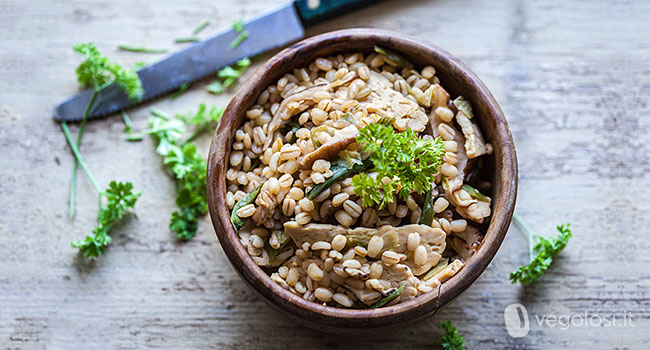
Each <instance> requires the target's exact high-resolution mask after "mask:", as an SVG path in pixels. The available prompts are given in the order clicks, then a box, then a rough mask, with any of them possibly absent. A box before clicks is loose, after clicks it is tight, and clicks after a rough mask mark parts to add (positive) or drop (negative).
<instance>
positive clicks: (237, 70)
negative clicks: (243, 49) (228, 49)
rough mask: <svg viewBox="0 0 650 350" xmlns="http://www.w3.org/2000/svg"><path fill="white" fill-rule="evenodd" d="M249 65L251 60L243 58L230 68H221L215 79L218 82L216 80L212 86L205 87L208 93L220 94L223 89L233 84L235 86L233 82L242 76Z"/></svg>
mask: <svg viewBox="0 0 650 350" xmlns="http://www.w3.org/2000/svg"><path fill="white" fill-rule="evenodd" d="M250 65H251V60H250V59H248V57H245V58H242V59H241V60H239V61H237V62H236V63H235V64H234V65H232V66H225V67H223V68H222V69H221V70H220V71H219V72H218V73H217V77H218V78H219V80H216V81H214V82H213V83H212V84H210V85H208V87H207V90H208V92H210V93H213V94H215V95H219V94H222V93H223V91H224V87H230V86H232V85H233V84H235V82H237V80H238V79H239V77H241V76H242V74H244V72H245V71H246V69H247V68H248V66H250Z"/></svg>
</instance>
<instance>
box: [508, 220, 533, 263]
mask: <svg viewBox="0 0 650 350" xmlns="http://www.w3.org/2000/svg"><path fill="white" fill-rule="evenodd" d="M512 218H513V219H515V222H516V223H517V226H519V228H521V229H522V230H524V232H526V235H528V253H529V255H530V261H533V259H534V258H535V254H534V252H533V236H535V233H534V232H533V230H531V229H530V227H528V225H526V223H525V222H524V220H522V219H521V217H520V216H519V215H517V213H515V214H512Z"/></svg>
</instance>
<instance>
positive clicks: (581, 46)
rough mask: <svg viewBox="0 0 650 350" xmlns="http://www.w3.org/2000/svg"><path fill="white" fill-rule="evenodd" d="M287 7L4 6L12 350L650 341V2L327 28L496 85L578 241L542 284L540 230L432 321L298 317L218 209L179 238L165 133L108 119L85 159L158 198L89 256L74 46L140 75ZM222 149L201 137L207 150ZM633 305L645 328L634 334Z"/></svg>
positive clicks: (390, 16) (471, 6) (2, 89)
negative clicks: (532, 255) (380, 327)
mask: <svg viewBox="0 0 650 350" xmlns="http://www.w3.org/2000/svg"><path fill="white" fill-rule="evenodd" d="M276 2H278V1H273V2H268V1H262V0H246V1H243V0H241V1H235V0H228V1H226V0H221V1H207V0H206V1H202V0H194V1H169V0H166V1H156V2H149V1H137V2H136V1H125V0H113V1H92V2H90V1H88V2H87V1H44V0H37V1H21V0H1V1H0V32H1V33H2V37H3V38H2V40H0V81H1V82H2V84H0V145H1V151H0V152H1V156H0V206H1V209H0V234H1V238H0V259H1V263H0V345H1V346H0V347H4V348H6V349H46V348H47V349H75V348H76V349H117V348H119V349H135V348H168V349H207V348H233V349H244V348H260V349H276V348H277V349H285V348H321V347H322V348H358V347H377V348H398V347H399V348H436V347H438V346H439V344H440V336H441V331H440V330H439V329H438V328H437V326H436V325H437V323H438V322H440V321H442V320H447V319H449V320H452V321H453V323H454V324H455V325H456V326H457V327H458V328H459V330H460V331H461V333H463V334H464V335H465V339H466V340H467V344H468V348H471V349H475V348H484V349H495V348H531V349H550V348H568V347H571V348H578V349H585V348H592V349H611V348H637V349H641V348H649V347H650V344H649V343H650V335H649V334H648V330H649V326H650V296H649V295H648V293H647V291H648V288H649V287H650V272H649V269H648V263H649V262H650V258H649V256H650V255H649V254H648V253H649V252H650V245H649V244H648V240H647V239H644V238H645V237H643V236H644V235H647V234H648V231H647V229H643V228H642V226H641V225H642V221H643V220H644V219H643V218H644V217H645V215H644V214H643V213H647V212H648V210H650V205H649V204H648V203H649V201H648V200H647V198H648V197H650V190H648V188H649V187H650V186H649V185H650V178H649V177H648V176H647V175H646V171H647V170H648V168H649V166H648V151H650V146H648V144H650V136H648V129H649V127H650V123H649V121H648V118H647V114H644V113H648V109H649V107H648V104H647V102H648V96H649V94H650V68H648V65H647V60H648V58H649V57H650V40H649V39H648V36H647V33H648V31H649V29H650V25H649V24H648V23H649V22H648V21H647V14H648V13H649V12H648V11H650V4H649V3H647V2H637V1H620V0H619V1H601V2H594V1H587V0H585V1H554V2H547V1H522V0H520V1H516V0H510V1H480V0H461V1H446V0H439V1H414V0H413V1H411V0H409V1H400V0H392V1H385V2H382V3H380V4H377V5H374V6H371V7H368V8H365V9H361V10H358V11H355V12H354V13H350V14H347V15H345V16H343V17H340V18H337V19H335V20H331V21H328V22H326V23H323V24H321V25H318V26H316V27H313V28H309V29H308V35H314V34H317V33H322V32H325V31H329V30H333V29H339V28H348V27H361V26H364V27H376V28H384V29H391V30H396V31H400V32H404V33H407V34H411V35H414V36H417V37H420V38H422V39H425V40H428V41H430V42H433V43H435V44H437V45H439V46H441V47H443V48H445V49H447V50H448V51H450V52H451V53H453V54H455V55H457V56H459V57H460V58H461V59H463V60H464V61H465V62H466V63H467V64H469V65H470V66H471V67H472V69H473V70H474V71H475V72H476V73H477V74H478V75H479V76H480V77H481V78H482V79H483V80H484V81H485V83H486V84H487V85H488V86H489V87H490V88H491V89H492V91H493V93H494V95H495V96H496V97H497V100H498V101H499V102H500V103H501V106H502V107H503V110H504V112H505V113H506V116H507V117H508V120H509V122H510V126H511V130H512V133H513V135H514V138H515V142H516V145H517V152H518V155H519V169H520V179H519V180H520V187H519V199H518V203H517V211H518V212H519V214H520V215H521V216H523V217H524V218H526V220H527V221H528V223H529V225H530V226H532V227H533V228H534V230H536V231H537V232H539V233H540V234H545V235H550V234H553V235H554V234H555V231H554V230H555V229H554V227H555V225H556V224H559V223H564V222H568V221H570V222H571V223H572V228H573V230H574V238H573V240H572V241H571V243H570V245H569V246H568V248H567V249H566V250H565V251H564V252H563V253H562V254H561V255H560V256H559V257H558V259H557V261H556V263H555V264H554V265H553V267H552V268H551V270H550V271H549V272H548V273H547V274H546V275H545V276H544V277H542V278H541V279H540V280H539V281H538V282H537V283H536V284H535V285H534V286H533V287H531V288H526V289H524V288H521V287H519V286H517V285H511V284H510V283H509V281H508V273H509V272H510V271H513V270H514V269H515V268H517V267H518V266H520V265H522V264H524V263H526V262H527V258H528V250H527V240H526V238H525V236H524V234H523V233H522V232H521V231H520V230H519V229H518V228H516V227H512V228H511V229H510V232H509V234H508V236H507V238H506V240H505V242H504V243H503V246H502V247H501V250H500V251H499V253H498V254H497V256H496V257H495V259H494V260H493V262H492V264H491V265H490V266H489V267H488V269H487V270H486V271H485V273H484V274H483V275H482V276H481V277H480V278H479V279H478V280H477V281H476V283H474V285H473V286H472V287H471V288H469V289H468V290H467V291H466V292H465V293H464V294H463V295H462V296H461V297H459V298H458V299H457V300H456V301H455V302H453V303H452V304H451V305H449V306H448V307H446V308H444V309H443V310H441V311H440V312H439V313H438V314H437V315H436V316H435V317H434V318H432V319H430V320H428V321H426V322H421V323H419V324H416V325H414V326H412V327H409V328H406V329H401V330H395V331H392V332H386V333H385V334H381V335H378V336H373V337H351V338H344V337H339V336H331V335H327V334H321V333H318V332H314V331H311V330H308V329H305V328H303V327H301V326H300V325H296V324H292V323H290V322H289V321H287V320H286V319H284V318H282V317H281V316H280V315H279V314H277V313H276V312H274V311H273V310H271V309H270V308H269V307H268V306H267V305H266V304H264V302H262V300H260V299H259V298H258V297H257V295H255V294H254V293H253V292H252V291H250V290H249V289H248V288H247V287H246V285H244V283H243V282H242V281H241V280H240V278H239V277H238V276H237V275H236V274H235V272H234V270H233V269H232V267H231V266H230V265H229V264H228V262H227V261H226V258H225V256H224V254H223V252H222V250H221V248H220V246H219V243H218V242H217V240H216V237H215V235H214V232H213V229H212V227H211V225H210V223H209V218H208V217H207V216H206V217H205V218H203V219H202V221H201V225H200V230H199V234H198V236H197V237H196V238H195V239H194V240H192V241H190V242H188V243H182V242H179V241H178V240H176V239H175V237H174V236H173V234H172V233H171V232H170V231H169V229H168V228H167V225H168V219H169V214H170V213H171V212H172V211H173V209H174V200H173V198H174V187H173V183H172V181H171V180H170V178H169V176H167V175H166V174H165V173H164V171H163V167H162V165H161V161H160V159H159V157H158V156H157V155H156V154H155V153H154V145H153V142H152V140H150V139H145V140H144V141H142V142H140V143H129V142H126V141H124V140H123V132H122V129H123V124H122V122H121V120H120V118H119V117H113V118H107V119H103V120H100V121H95V122H92V123H90V124H89V125H88V127H87V131H86V137H85V140H84V143H83V146H82V152H83V154H84V155H85V157H86V159H87V161H88V163H89V166H90V167H91V169H93V171H94V174H95V176H96V177H97V179H98V180H99V181H100V183H101V185H102V186H105V185H106V184H107V183H108V181H109V180H111V179H121V180H130V181H133V182H134V184H135V186H136V188H137V189H140V190H142V191H143V193H144V194H143V195H142V197H141V199H140V201H139V202H138V205H137V216H136V217H134V218H133V219H131V220H126V221H124V224H120V225H119V226H117V227H115V229H114V230H113V234H114V243H113V245H112V247H111V248H110V249H109V250H108V251H107V253H106V254H105V255H104V256H102V257H101V258H100V259H98V260H96V261H93V262H91V263H88V262H85V261H84V260H83V259H80V258H78V257H77V254H76V253H77V252H76V251H75V249H73V248H71V247H70V245H69V242H70V241H71V240H72V239H76V238H80V237H83V236H85V235H86V234H87V233H88V232H89V231H90V230H91V228H92V227H93V225H94V223H95V215H96V209H97V208H96V199H95V193H94V191H93V189H92V187H91V186H90V185H89V183H88V182H87V181H86V179H85V177H84V176H83V174H81V173H80V177H79V179H80V181H79V188H78V197H77V198H78V205H77V209H78V211H77V213H78V214H77V217H76V218H75V219H74V220H73V221H70V220H69V219H68V217H67V195H68V185H69V178H70V172H71V168H72V160H73V158H72V157H71V154H70V151H69V149H68V147H67V145H66V143H65V140H64V138H63V135H62V133H61V129H60V126H59V124H58V123H55V122H53V121H52V119H51V115H52V108H53V106H54V105H55V103H57V102H58V101H60V100H62V99H63V98H65V97H67V96H69V95H71V94H73V93H75V92H76V91H78V89H79V86H78V84H77V82H76V80H75V76H74V68H75V66H76V65H77V64H78V63H79V62H80V58H79V57H78V55H76V54H75V53H73V51H72V49H71V47H72V45H73V44H75V43H79V42H87V41H94V42H96V43H97V44H98V46H99V48H100V49H101V50H102V51H104V52H105V53H107V54H108V55H109V56H111V57H113V58H115V59H116V60H117V61H119V62H121V63H125V64H129V65H130V64H132V63H134V62H136V61H153V60H157V59H159V58H161V57H162V56H161V55H151V54H135V53H126V52H118V51H117V50H116V49H115V47H116V45H117V44H118V43H127V44H146V45H147V46H151V47H163V48H169V49H170V50H176V49H178V48H180V46H179V45H174V44H172V43H171V40H172V38H175V37H178V36H183V35H186V34H188V33H189V32H190V31H191V29H192V28H193V27H194V26H195V25H197V24H198V23H199V22H201V21H203V20H205V19H210V20H211V22H212V24H211V25H210V27H208V29H207V30H206V32H214V31H216V30H217V29H219V28H223V27H227V26H229V25H230V24H231V23H232V22H233V20H234V19H236V18H239V17H249V16H252V15H255V14H257V13H260V12H262V11H264V10H266V9H268V8H271V7H273V6H274V5H275V4H274V3H276ZM280 2H281V1H280ZM268 57H269V56H268V55H266V56H263V57H261V59H260V60H258V61H257V63H256V65H259V62H260V61H262V60H263V59H266V58H268ZM205 85H206V83H205V82H203V83H199V84H196V85H194V86H193V87H192V88H191V90H190V91H189V92H188V93H186V94H185V95H183V96H182V97H180V98H178V99H176V100H174V101H170V100H169V99H168V98H165V97H163V98H160V99H158V100H156V101H153V102H152V103H149V104H146V105H145V106H142V107H141V108H137V109H135V110H133V111H131V112H130V114H131V116H132V118H133V119H134V123H135V127H136V128H138V129H139V128H144V127H145V126H146V120H147V117H148V115H147V114H148V113H147V110H148V108H149V107H150V106H155V107H157V108H159V109H162V110H165V111H168V112H170V113H174V112H185V111H187V110H190V109H192V108H195V107H196V105H197V104H198V103H200V102H207V103H209V104H216V105H225V104H226V103H227V101H228V99H229V98H230V96H231V92H229V93H227V94H224V95H222V96H218V97H215V96H212V95H209V94H207V93H206V92H205V89H204V87H205ZM644 116H646V117H645V118H644ZM208 139H209V137H207V136H206V137H204V139H203V140H201V142H202V147H203V150H206V151H207V144H208V142H209V140H208ZM626 184H628V185H629V186H627V185H626ZM513 303H521V304H523V305H525V307H526V308H527V310H528V315H529V317H530V328H531V330H530V333H529V334H528V335H527V336H525V337H523V338H519V339H515V338H512V337H510V336H509V335H508V333H507V331H506V328H505V325H504V318H503V317H504V316H503V311H504V309H505V307H506V306H507V305H510V304H513ZM628 312H629V313H631V315H632V324H629V322H628V325H627V326H626V327H622V326H620V324H622V322H623V315H624V314H627V313H628ZM585 313H586V315H587V318H588V320H587V321H592V323H593V322H594V321H593V320H594V319H595V320H596V321H597V319H596V318H594V317H595V316H599V317H611V315H612V314H614V315H616V317H617V322H618V324H619V326H607V325H606V324H604V323H603V324H600V325H593V324H591V325H587V326H585V325H584V324H580V325H578V321H579V320H580V318H582V319H583V321H584V317H585ZM548 315H551V317H552V316H562V315H565V316H572V317H573V316H578V317H577V318H576V317H574V318H573V319H574V320H576V321H574V324H572V325H570V326H569V327H561V326H559V325H556V326H553V325H552V324H551V325H549V324H547V323H543V324H541V325H540V324H539V323H538V320H542V318H543V317H548ZM608 315H609V316H608ZM592 316H594V317H592ZM544 320H548V318H545V319H544Z"/></svg>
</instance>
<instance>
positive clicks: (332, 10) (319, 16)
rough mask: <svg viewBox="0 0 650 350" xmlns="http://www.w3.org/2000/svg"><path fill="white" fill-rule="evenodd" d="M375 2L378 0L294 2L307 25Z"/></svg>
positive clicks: (301, 0) (299, 0)
mask: <svg viewBox="0 0 650 350" xmlns="http://www.w3.org/2000/svg"><path fill="white" fill-rule="evenodd" d="M377 2H379V0H295V1H294V4H295V6H296V10H297V11H298V15H299V16H300V19H301V20H302V23H303V24H304V25H305V26H308V25H312V24H316V23H318V22H322V21H324V20H326V19H329V18H332V17H334V16H338V15H343V14H345V13H347V12H348V11H350V10H354V9H356V8H359V7H362V6H365V5H370V4H374V3H377Z"/></svg>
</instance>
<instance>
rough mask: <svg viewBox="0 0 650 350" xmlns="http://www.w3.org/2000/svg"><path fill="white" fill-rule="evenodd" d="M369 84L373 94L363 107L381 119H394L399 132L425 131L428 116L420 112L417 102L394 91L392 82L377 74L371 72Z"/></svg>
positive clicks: (394, 124) (364, 102)
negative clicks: (409, 130) (408, 130)
mask: <svg viewBox="0 0 650 350" xmlns="http://www.w3.org/2000/svg"><path fill="white" fill-rule="evenodd" d="M367 84H368V85H367V86H368V88H369V89H370V90H371V91H372V92H371V93H370V95H369V96H368V97H367V98H366V99H365V100H364V101H363V102H361V103H360V105H361V106H364V107H366V108H367V109H368V111H372V112H373V113H376V114H377V115H379V116H380V117H388V118H394V119H395V121H394V122H393V127H394V128H395V129H397V130H399V131H405V130H406V129H408V128H410V129H412V130H413V131H416V132H421V131H424V129H425V127H426V123H427V116H426V114H424V113H423V112H422V111H421V110H420V105H418V103H417V102H415V101H413V100H410V99H408V98H406V97H404V96H403V95H402V94H401V93H400V92H398V91H396V90H395V89H393V84H392V83H391V82H390V80H388V79H386V77H384V76H383V75H381V74H379V73H377V72H374V71H371V72H370V77H369V78H368V83H367Z"/></svg>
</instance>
